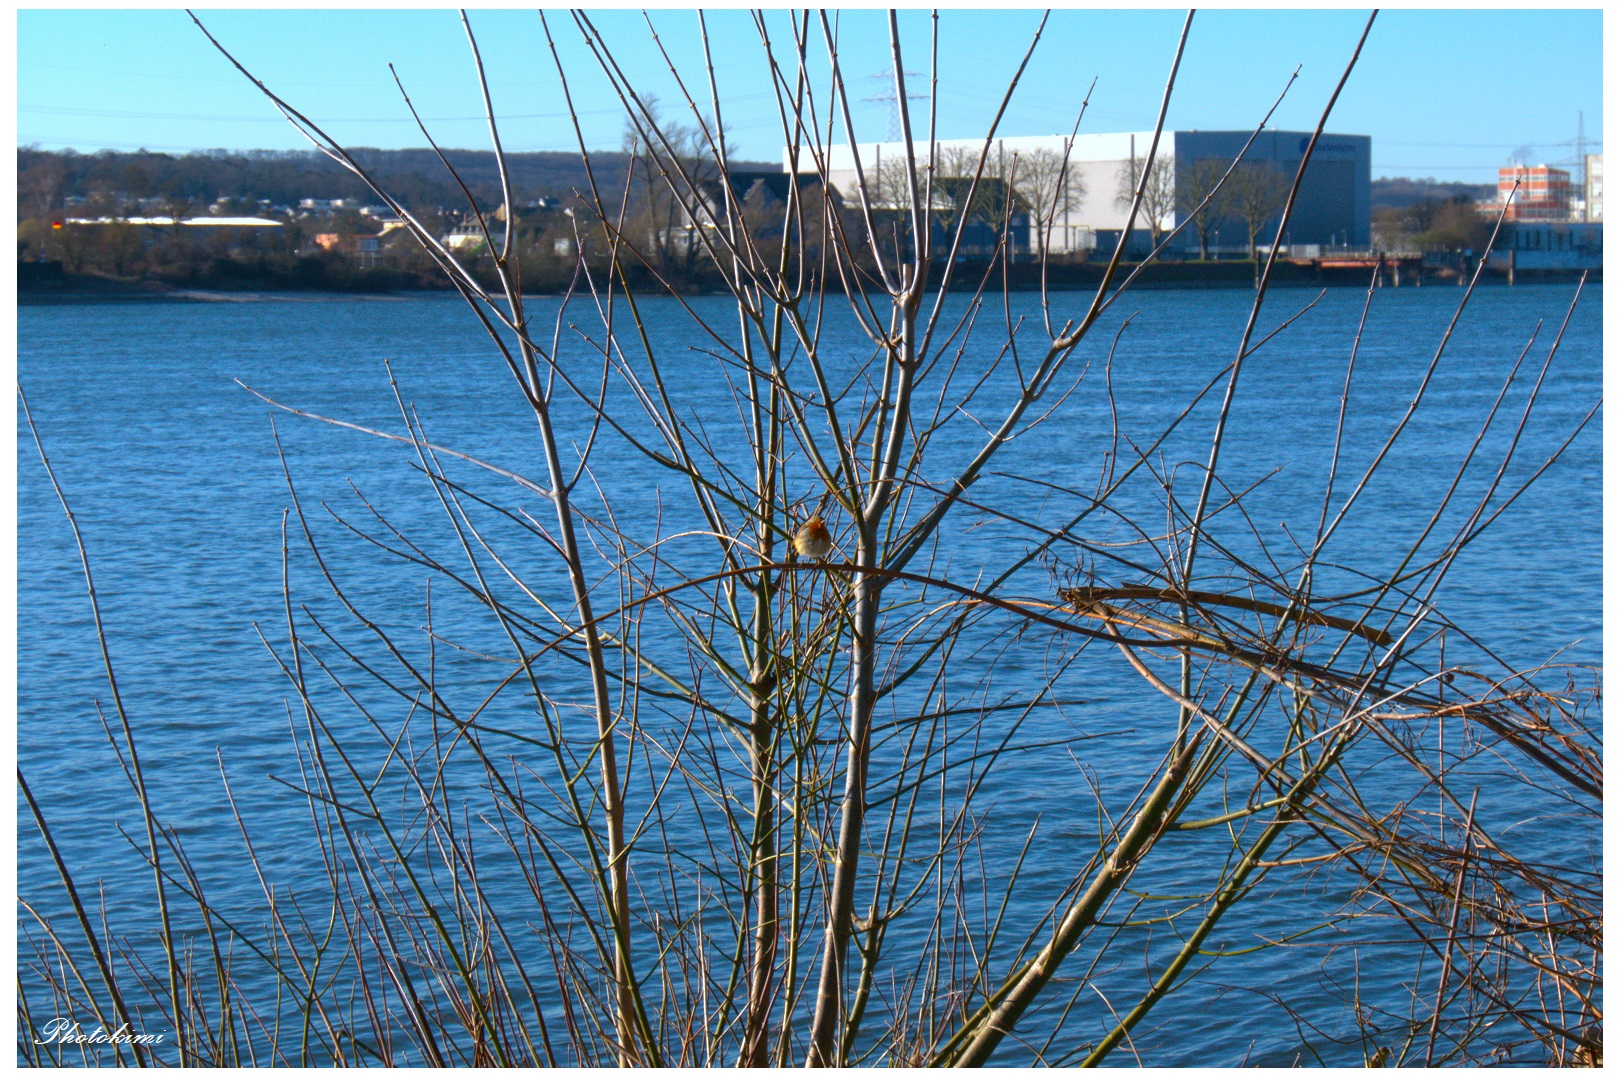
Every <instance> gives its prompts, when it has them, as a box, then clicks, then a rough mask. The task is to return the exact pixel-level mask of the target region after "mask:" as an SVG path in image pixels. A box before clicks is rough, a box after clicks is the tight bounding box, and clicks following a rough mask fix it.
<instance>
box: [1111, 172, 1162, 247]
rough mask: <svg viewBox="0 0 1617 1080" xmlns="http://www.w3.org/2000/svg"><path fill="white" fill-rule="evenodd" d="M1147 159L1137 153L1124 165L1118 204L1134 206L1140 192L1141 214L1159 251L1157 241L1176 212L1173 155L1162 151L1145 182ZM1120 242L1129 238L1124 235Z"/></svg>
mask: <svg viewBox="0 0 1617 1080" xmlns="http://www.w3.org/2000/svg"><path fill="white" fill-rule="evenodd" d="M1145 161H1146V159H1145V158H1143V157H1139V156H1137V155H1136V156H1134V157H1131V158H1129V159H1128V161H1127V163H1126V164H1125V165H1124V167H1123V172H1122V174H1121V175H1120V176H1119V177H1118V178H1117V205H1118V206H1119V207H1121V208H1124V209H1127V208H1128V207H1130V206H1132V205H1134V195H1135V192H1136V191H1138V192H1139V195H1140V216H1141V217H1142V218H1143V219H1144V220H1145V227H1146V229H1148V230H1149V231H1150V233H1151V249H1152V250H1153V251H1155V250H1156V247H1157V240H1158V238H1159V237H1161V235H1162V232H1163V230H1164V229H1166V228H1167V227H1168V225H1167V222H1168V219H1169V218H1170V217H1172V216H1173V212H1174V206H1175V202H1174V166H1173V155H1172V154H1158V155H1157V157H1156V160H1155V161H1153V162H1152V164H1151V171H1150V174H1149V175H1147V176H1146V177H1145V182H1144V184H1143V185H1142V184H1141V174H1142V173H1143V172H1145ZM1120 243H1123V244H1127V243H1128V237H1126V236H1125V237H1123V239H1122V240H1121V241H1120Z"/></svg>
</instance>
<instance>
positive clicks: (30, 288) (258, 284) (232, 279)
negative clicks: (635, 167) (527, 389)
mask: <svg viewBox="0 0 1617 1080" xmlns="http://www.w3.org/2000/svg"><path fill="white" fill-rule="evenodd" d="M1137 267H1138V264H1136V263H1123V264H1122V265H1121V266H1120V267H1119V273H1118V276H1117V278H1115V279H1114V280H1116V281H1119V282H1120V281H1122V280H1124V279H1126V278H1127V277H1128V276H1129V275H1130V274H1133V273H1134V272H1135V270H1136V269H1137ZM1374 270H1375V264H1374V263H1369V262H1362V263H1352V262H1345V261H1342V260H1329V259H1313V260H1301V259H1298V260H1292V259H1287V260H1282V261H1281V262H1278V263H1276V264H1275V267H1274V270H1273V272H1272V273H1271V275H1270V279H1269V280H1270V285H1271V286H1275V287H1281V288H1285V287H1314V288H1323V287H1328V286H1333V285H1336V286H1355V287H1360V288H1362V287H1364V286H1367V285H1369V283H1370V278H1371V275H1372V273H1373V272H1374ZM985 271H986V282H985V284H984V288H985V289H986V290H988V291H999V290H1002V289H1004V288H1007V287H1009V288H1010V290H1011V291H1013V292H1027V291H1036V290H1039V289H1041V288H1049V289H1055V290H1072V289H1092V288H1095V287H1096V286H1098V285H1099V284H1100V282H1101V279H1102V278H1103V277H1104V275H1105V273H1106V264H1105V263H1104V262H1082V263H1052V264H1051V265H1049V266H1048V267H1041V266H1040V265H1039V264H1038V263H1036V262H1026V263H1013V264H1012V265H1011V266H1010V267H1009V268H1006V267H1004V266H1000V265H995V266H993V267H992V268H989V267H985V266H984V265H982V264H980V263H961V264H959V265H957V267H956V270H955V278H954V287H955V288H956V289H959V290H975V289H976V288H977V286H978V283H979V282H984V277H985ZM1254 271H1255V267H1254V266H1253V263H1252V262H1251V261H1250V260H1246V259H1239V260H1228V261H1217V262H1201V261H1185V262H1154V263H1150V264H1148V265H1147V266H1145V268H1144V269H1143V270H1141V271H1140V272H1139V274H1138V276H1137V277H1136V279H1135V281H1134V285H1133V286H1132V287H1133V288H1137V289H1198V288H1205V289H1250V288H1252V286H1253V280H1254V277H1255V272H1254ZM1583 273H1584V271H1581V270H1570V269H1555V270H1529V269H1522V268H1518V269H1517V270H1516V271H1515V272H1514V280H1512V275H1511V272H1510V271H1509V270H1507V269H1506V268H1505V267H1503V266H1499V265H1495V264H1490V265H1489V266H1488V267H1487V268H1486V269H1484V270H1483V272H1482V277H1481V279H1480V282H1479V283H1480V284H1485V285H1509V284H1555V283H1563V282H1575V281H1577V280H1578V279H1579V278H1580V277H1581V276H1582V274H1583ZM1588 273H1589V280H1590V281H1592V282H1598V281H1600V280H1601V278H1602V271H1601V270H1600V269H1594V270H1590V271H1589V272H1588ZM1464 274H1465V276H1464V277H1463V278H1462V270H1461V268H1460V267H1459V266H1435V265H1421V264H1417V265H1413V266H1405V267H1401V268H1399V270H1398V272H1397V273H1394V272H1393V271H1392V270H1391V269H1387V268H1384V269H1383V274H1382V284H1383V285H1384V286H1385V287H1397V288H1408V287H1414V288H1420V287H1427V286H1443V285H1449V286H1454V285H1459V284H1462V283H1463V281H1464V280H1469V271H1464ZM941 276H942V267H941V266H938V267H935V268H934V270H933V275H932V280H933V281H937V280H939V279H940V278H941ZM706 277H707V276H706V275H698V276H697V277H696V278H694V279H693V280H692V281H691V282H690V283H689V284H688V286H687V288H686V289H685V290H683V291H686V292H689V293H693V294H699V293H705V292H715V291H722V282H720V281H718V280H717V279H714V280H711V281H709V280H707V279H706ZM423 290H426V291H449V286H448V284H447V282H444V281H442V279H431V278H424V277H423V276H421V275H417V274H414V273H409V272H406V271H400V270H394V269H392V268H390V267H373V268H368V269H356V270H355V271H354V272H353V273H351V274H347V275H343V276H341V277H340V278H337V277H332V276H330V275H309V276H291V277H289V276H286V275H282V274H267V273H257V272H254V268H252V267H247V266H241V267H239V269H233V270H232V271H231V272H228V273H215V274H209V275H207V276H206V277H205V278H202V279H199V280H196V281H193V282H187V283H184V284H176V283H174V282H169V281H162V280H155V279H151V278H113V277H105V276H102V275H99V274H73V273H69V272H67V271H66V270H64V269H63V268H62V266H61V264H60V263H39V262H19V263H18V264H17V302H18V303H19V304H33V305H37V304H106V303H142V302H153V301H159V302H170V303H175V302H180V303H183V302H208V301H213V300H218V299H224V298H228V296H230V295H232V294H249V293H250V294H255V295H260V296H263V295H293V294H310V293H321V294H327V295H331V294H338V295H349V296H356V295H371V296H374V295H388V294H394V293H400V292H419V291H423ZM561 291H563V290H562V289H560V288H556V289H548V288H535V289H532V290H531V293H532V294H533V295H549V294H554V293H559V292H561Z"/></svg>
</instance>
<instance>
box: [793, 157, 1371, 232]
mask: <svg viewBox="0 0 1617 1080" xmlns="http://www.w3.org/2000/svg"><path fill="white" fill-rule="evenodd" d="M1251 135H1252V133H1251V132H1250V131H1164V132H1163V133H1162V137H1161V140H1160V142H1159V144H1158V149H1157V154H1158V158H1159V159H1160V160H1162V161H1163V162H1168V161H1170V160H1171V162H1172V168H1173V187H1172V194H1171V196H1169V197H1168V198H1166V199H1161V200H1158V202H1159V203H1160V204H1163V213H1162V214H1161V216H1160V217H1159V220H1158V226H1159V229H1160V230H1162V231H1164V232H1166V231H1170V230H1172V229H1173V228H1174V227H1175V226H1176V225H1177V224H1178V223H1179V222H1180V220H1182V217H1183V216H1184V215H1185V214H1186V212H1187V211H1188V209H1189V207H1188V206H1187V205H1186V201H1187V198H1188V196H1189V194H1190V193H1191V192H1192V191H1195V190H1197V189H1198V184H1197V183H1196V182H1194V180H1195V177H1196V175H1197V173H1198V170H1200V171H1201V172H1202V173H1205V170H1206V169H1207V168H1210V167H1212V165H1211V164H1208V165H1204V164H1203V163H1220V162H1222V163H1224V164H1226V165H1227V163H1228V162H1229V161H1231V160H1233V159H1234V157H1235V156H1236V155H1237V154H1239V153H1240V152H1241V148H1242V147H1243V146H1244V145H1246V142H1247V140H1248V139H1249V138H1251ZM1151 137H1152V133H1151V132H1149V131H1136V132H1118V133H1111V134H1095V135H1079V136H1077V137H1076V138H1074V139H1073V140H1072V146H1071V150H1070V152H1069V153H1068V155H1067V162H1068V169H1069V172H1070V173H1071V174H1074V175H1076V177H1077V179H1078V181H1079V183H1078V185H1076V187H1077V188H1078V189H1079V190H1081V194H1078V196H1077V197H1076V198H1068V199H1065V200H1060V201H1054V200H1052V192H1050V190H1049V189H1050V185H1049V184H1048V183H1047V182H1044V183H1040V182H1032V179H1031V178H1033V177H1034V176H1035V175H1036V174H1039V173H1041V172H1042V173H1046V174H1047V173H1048V171H1049V162H1050V161H1052V160H1054V161H1056V162H1058V163H1059V161H1060V155H1061V151H1062V149H1063V147H1064V145H1065V144H1066V142H1067V137H1066V136H1063V135H1029V136H1012V137H1007V138H1002V139H995V140H994V141H993V144H992V145H991V146H990V148H989V160H988V164H987V167H986V168H985V169H984V175H985V176H986V177H990V178H993V179H995V180H998V181H1000V182H1001V183H1003V182H1005V181H1006V180H1007V179H1008V180H1010V181H1011V183H1012V184H1013V185H1014V187H1015V188H1016V189H1017V193H1018V195H1019V196H1020V199H1019V200H1017V201H1018V202H1019V203H1020V206H1019V207H1018V211H1019V212H1017V213H1013V214H1012V215H1011V220H1010V221H1009V223H1008V224H1007V225H1006V227H1007V231H1008V232H1009V233H1010V234H1011V240H1012V245H1013V247H1014V248H1015V249H1016V250H1017V251H1018V252H1026V251H1034V250H1037V248H1038V247H1039V246H1040V244H1039V237H1038V236H1037V235H1036V233H1037V232H1038V231H1039V227H1040V223H1041V221H1042V222H1044V224H1045V226H1046V228H1047V229H1048V233H1049V238H1050V242H1049V250H1050V252H1051V254H1058V255H1059V254H1064V253H1078V252H1094V253H1096V254H1106V253H1108V252H1110V251H1112V250H1115V248H1116V245H1117V243H1118V241H1119V239H1120V238H1121V235H1122V231H1123V229H1124V227H1125V226H1126V224H1127V221H1128V212H1129V208H1128V203H1127V201H1126V200H1123V199H1120V198H1119V195H1120V193H1121V192H1123V191H1126V190H1129V189H1131V187H1132V184H1131V183H1130V179H1131V175H1132V172H1131V166H1130V163H1131V161H1132V160H1134V159H1143V158H1144V156H1145V154H1146V153H1147V152H1148V151H1149V149H1150V146H1151ZM1310 138H1311V133H1310V132H1302V131H1266V132H1262V133H1260V134H1259V135H1258V136H1257V138H1256V139H1255V140H1254V141H1253V144H1252V147H1251V149H1249V150H1248V151H1247V153H1246V156H1245V158H1244V159H1243V160H1244V162H1247V163H1255V164H1256V163H1261V164H1267V165H1269V166H1271V167H1273V168H1274V169H1275V170H1277V171H1278V172H1279V173H1280V175H1281V176H1282V177H1283V178H1284V181H1285V182H1286V184H1288V185H1289V183H1290V181H1291V179H1292V178H1293V177H1295V175H1296V172H1297V168H1298V166H1299V164H1300V163H1301V161H1302V157H1303V152H1304V151H1305V150H1306V149H1307V147H1308V142H1309V139H1310ZM936 146H937V161H938V162H939V169H938V175H939V177H940V179H941V178H944V177H949V176H953V175H960V174H962V173H963V174H964V175H967V176H969V175H971V173H972V172H974V171H975V167H976V163H977V159H978V157H979V156H980V155H981V153H982V150H983V141H982V140H981V139H949V140H939V141H938V143H937V144H936ZM918 150H919V151H920V152H921V153H923V154H925V153H927V149H926V144H924V143H921V144H918ZM858 156H859V167H860V168H861V169H862V170H863V172H864V174H865V178H866V188H867V190H868V191H870V193H871V197H870V203H871V207H872V208H873V209H896V208H898V206H900V205H902V204H903V202H904V200H905V199H906V198H907V196H905V194H904V190H905V188H904V185H902V184H895V183H894V182H893V180H894V179H896V177H895V176H894V175H893V174H894V173H895V172H896V171H897V166H898V163H899V162H901V161H902V160H903V144H902V143H896V142H887V143H860V144H859V145H858ZM784 157H785V167H786V171H788V172H792V171H796V172H799V173H810V172H815V171H816V169H815V166H814V161H813V158H812V156H811V155H810V154H808V153H807V152H804V153H802V154H801V155H800V156H799V159H798V160H797V161H795V162H794V161H792V160H791V154H790V151H788V152H787V153H786V154H785V155H784ZM1013 170H1014V172H1013ZM857 176H858V174H857V172H856V170H855V162H854V155H853V151H852V150H851V149H850V148H849V147H848V146H847V145H846V144H844V145H839V146H833V147H831V148H830V150H829V153H828V154H827V157H826V163H825V178H826V180H827V181H829V182H830V183H831V184H832V185H833V186H834V187H835V188H836V189H837V191H838V192H839V193H840V194H841V196H842V198H843V200H844V201H845V202H846V203H847V204H849V205H856V204H857V203H858V202H859V183H858V178H857ZM956 186H958V185H941V184H939V185H935V186H934V196H933V198H934V203H935V204H941V203H942V202H943V201H946V200H948V199H949V198H950V195H949V192H950V191H952V190H953V188H954V187H956ZM1200 186H1201V187H1205V184H1201V185H1200ZM1040 187H1043V188H1044V189H1045V192H1044V194H1043V195H1042V201H1043V205H1042V206H1041V205H1039V203H1040V201H1041V196H1040V194H1039V192H1038V191H1037V190H1030V189H1038V188H1040ZM1231 191H1232V186H1226V188H1225V189H1224V190H1223V192H1222V194H1224V195H1228V194H1230V192H1231ZM1062 203H1064V205H1062ZM1282 207H1283V200H1282V205H1277V206H1275V208H1274V212H1273V213H1272V214H1271V215H1270V217H1269V219H1268V220H1267V221H1266V222H1265V223H1264V224H1263V225H1262V226H1261V227H1260V228H1259V229H1258V236H1257V243H1258V245H1259V247H1260V248H1263V247H1267V246H1268V245H1269V244H1270V243H1272V242H1273V240H1274V229H1275V226H1276V225H1277V224H1278V222H1279V218H1280V212H1281V209H1282ZM934 208H935V209H938V208H940V205H935V207H934ZM1208 231H1209V233H1216V236H1215V235H1210V236H1209V237H1208V238H1207V242H1208V246H1209V248H1216V249H1219V250H1221V251H1223V252H1225V253H1235V252H1243V253H1244V252H1245V251H1246V250H1247V243H1248V236H1247V226H1246V224H1245V221H1244V220H1243V219H1242V218H1241V216H1240V215H1239V214H1237V213H1235V212H1233V211H1232V210H1230V209H1226V210H1225V213H1224V216H1223V219H1222V221H1219V222H1217V223H1216V224H1214V223H1209V230H1208ZM1149 235H1150V230H1149V223H1148V222H1146V221H1145V220H1144V218H1143V217H1137V218H1136V221H1135V232H1134V234H1133V235H1132V236H1131V237H1130V239H1129V245H1130V247H1129V250H1130V252H1131V253H1132V252H1134V251H1139V252H1141V253H1143V251H1144V250H1145V249H1146V248H1148V247H1149ZM1280 243H1281V244H1282V245H1283V246H1285V247H1293V246H1295V247H1312V246H1315V245H1318V246H1319V247H1335V248H1339V249H1340V248H1358V249H1364V248H1368V247H1369V246H1370V137H1369V136H1367V135H1336V134H1328V135H1325V136H1323V137H1322V138H1321V139H1320V142H1319V145H1317V146H1316V147H1315V148H1314V154H1313V157H1312V159H1311V160H1310V162H1309V166H1308V172H1307V174H1306V175H1305V176H1304V178H1303V183H1302V186H1301V188H1300V189H1299V190H1298V193H1297V203H1296V206H1295V208H1294V209H1293V211H1292V216H1291V221H1290V223H1289V224H1288V226H1287V230H1286V235H1285V236H1284V237H1281V238H1280ZM1199 246H1200V238H1199V237H1198V235H1197V231H1196V227H1195V225H1194V224H1192V225H1190V226H1188V227H1187V228H1186V229H1185V230H1184V231H1183V232H1181V233H1180V234H1179V236H1178V237H1177V238H1176V239H1175V240H1174V242H1173V243H1172V244H1171V245H1170V247H1169V249H1168V250H1170V251H1174V252H1176V253H1180V254H1188V253H1191V252H1195V251H1197V250H1198V249H1199Z"/></svg>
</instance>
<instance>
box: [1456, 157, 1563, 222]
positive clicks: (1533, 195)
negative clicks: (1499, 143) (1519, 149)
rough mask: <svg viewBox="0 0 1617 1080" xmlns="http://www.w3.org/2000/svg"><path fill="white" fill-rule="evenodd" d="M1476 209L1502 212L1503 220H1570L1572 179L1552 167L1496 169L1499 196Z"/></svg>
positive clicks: (1526, 166) (1516, 166)
mask: <svg viewBox="0 0 1617 1080" xmlns="http://www.w3.org/2000/svg"><path fill="white" fill-rule="evenodd" d="M1513 196H1514V197H1513ZM1507 203H1508V205H1507ZM1477 209H1478V210H1479V211H1481V212H1482V213H1483V214H1485V215H1497V214H1498V213H1499V212H1500V211H1504V215H1505V220H1506V221H1570V220H1571V218H1572V176H1571V174H1570V173H1568V172H1567V171H1566V170H1565V169H1557V168H1555V167H1554V166H1552V165H1507V166H1505V167H1504V168H1502V169H1500V170H1499V194H1498V195H1497V196H1496V197H1495V198H1494V200H1493V201H1492V202H1487V203H1482V204H1481V205H1479V206H1478V207H1477Z"/></svg>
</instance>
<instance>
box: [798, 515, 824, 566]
mask: <svg viewBox="0 0 1617 1080" xmlns="http://www.w3.org/2000/svg"><path fill="white" fill-rule="evenodd" d="M792 549H793V550H794V551H796V552H797V554H798V555H800V556H802V557H803V558H805V559H810V560H812V561H815V562H818V561H819V560H821V559H823V558H825V557H826V556H827V555H829V554H831V534H830V533H829V532H827V531H826V528H825V522H824V521H822V520H820V515H818V514H815V515H814V516H813V517H811V518H809V519H808V520H807V521H805V522H803V525H802V527H801V528H799V529H798V530H797V532H796V533H794V534H793V535H792Z"/></svg>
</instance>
